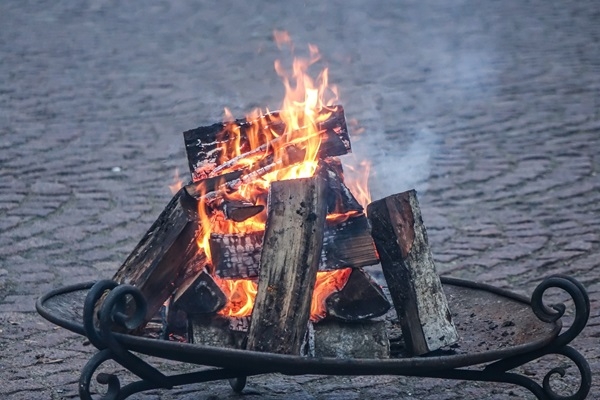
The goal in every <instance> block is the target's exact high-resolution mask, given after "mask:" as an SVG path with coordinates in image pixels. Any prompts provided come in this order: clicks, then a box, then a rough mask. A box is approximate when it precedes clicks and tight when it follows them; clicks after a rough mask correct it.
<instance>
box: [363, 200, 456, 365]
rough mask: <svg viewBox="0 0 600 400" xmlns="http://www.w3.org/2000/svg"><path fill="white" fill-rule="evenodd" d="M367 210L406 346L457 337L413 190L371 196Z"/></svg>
mask: <svg viewBox="0 0 600 400" xmlns="http://www.w3.org/2000/svg"><path fill="white" fill-rule="evenodd" d="M367 212H368V216H369V220H370V221H371V225H372V233H373V238H374V239H375V245H376V246H377V251H378V252H379V256H380V259H381V266H382V269H383V274H384V276H385V279H386V281H387V284H388V287H389V290H390V294H391V296H392V301H393V303H394V308H395V309H396V312H397V314H398V318H399V320H400V325H401V327H402V334H403V336H404V340H405V343H406V346H407V349H408V351H409V352H410V353H411V354H412V355H420V354H424V353H427V352H430V351H433V350H437V349H439V348H441V347H444V346H447V345H450V344H452V343H455V342H456V341H458V333H457V331H456V328H455V327H454V324H453V323H452V318H451V314H450V310H449V308H448V302H447V300H446V296H445V294H444V291H443V289H442V284H441V282H440V279H439V277H438V275H437V273H436V270H435V265H434V262H433V257H432V255H431V250H430V249H429V243H428V239H427V232H426V230H425V226H424V224H423V219H422V217H421V210H420V208H419V203H418V200H417V194H416V192H415V191H414V190H411V191H408V192H403V193H399V194H395V195H392V196H389V197H386V198H384V199H381V200H377V201H375V202H373V203H371V204H369V206H368V207H367Z"/></svg>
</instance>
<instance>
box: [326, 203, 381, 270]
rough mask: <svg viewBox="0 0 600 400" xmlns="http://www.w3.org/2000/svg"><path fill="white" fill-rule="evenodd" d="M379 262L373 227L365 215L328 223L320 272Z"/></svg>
mask: <svg viewBox="0 0 600 400" xmlns="http://www.w3.org/2000/svg"><path fill="white" fill-rule="evenodd" d="M378 262H379V258H378V256H377V252H376V250H375V244H374V243H373V238H372V236H371V226H370V225H369V221H368V219H367V217H366V216H365V215H364V214H358V215H354V216H351V217H349V218H348V219H346V220H345V221H343V222H336V221H328V223H327V226H326V228H325V235H324V237H323V251H322V254H321V264H320V266H319V270H322V271H327V270H332V269H339V268H345V267H355V268H357V267H366V266H368V265H374V264H377V263H378Z"/></svg>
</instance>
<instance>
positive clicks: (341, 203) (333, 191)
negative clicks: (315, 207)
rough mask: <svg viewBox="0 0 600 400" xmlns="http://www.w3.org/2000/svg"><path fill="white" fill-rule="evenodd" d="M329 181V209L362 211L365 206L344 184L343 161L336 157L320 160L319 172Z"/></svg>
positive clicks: (336, 211)
mask: <svg viewBox="0 0 600 400" xmlns="http://www.w3.org/2000/svg"><path fill="white" fill-rule="evenodd" d="M317 173H318V174H319V175H321V176H322V177H323V179H324V180H325V182H327V211H328V212H329V213H335V214H348V213H350V212H352V211H355V212H357V213H362V212H363V211H364V209H363V207H362V206H361V205H360V203H359V202H358V201H357V200H356V198H355V197H354V195H353V194H352V192H351V191H350V189H348V187H347V186H346V185H345V184H344V173H343V169H342V163H341V162H340V161H339V159H337V158H335V157H331V158H326V159H324V160H320V162H319V169H318V172H317Z"/></svg>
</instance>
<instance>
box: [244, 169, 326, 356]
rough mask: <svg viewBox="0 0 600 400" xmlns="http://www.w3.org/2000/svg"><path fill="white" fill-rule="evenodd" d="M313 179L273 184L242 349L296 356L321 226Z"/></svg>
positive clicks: (320, 192) (318, 188)
mask: <svg viewBox="0 0 600 400" xmlns="http://www.w3.org/2000/svg"><path fill="white" fill-rule="evenodd" d="M324 196H325V193H324V182H323V181H322V179H321V178H320V177H318V176H316V177H312V178H304V179H294V180H287V181H279V182H273V183H272V184H271V188H270V192H269V200H268V206H267V210H268V218H267V224H266V228H265V236H264V244H263V248H262V254H261V265H260V273H259V279H258V293H257V294H256V299H255V303H254V309H253V311H252V321H251V323H250V329H249V332H248V344H247V349H249V350H256V351H264V352H272V353H282V354H300V350H301V346H302V344H303V342H304V340H305V335H306V330H307V324H308V320H309V317H310V305H311V299H312V294H313V290H314V285H315V280H316V275H317V269H318V267H319V258H320V255H321V246H322V243H323V229H324V225H325V213H326V208H327V207H326V204H325V197H324Z"/></svg>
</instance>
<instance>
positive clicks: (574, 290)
mask: <svg viewBox="0 0 600 400" xmlns="http://www.w3.org/2000/svg"><path fill="white" fill-rule="evenodd" d="M550 288H559V289H562V290H564V291H565V292H567V293H568V294H569V295H570V296H571V298H572V299H573V303H574V305H575V316H574V320H573V323H572V324H571V326H570V327H569V328H568V329H567V330H566V331H564V332H563V333H561V334H560V335H558V336H557V337H556V339H554V341H552V342H551V343H550V344H549V345H548V346H545V347H544V348H542V349H539V350H536V351H532V352H529V353H526V354H522V355H517V356H514V357H509V358H505V359H502V360H499V361H496V362H494V363H492V364H490V365H488V366H487V367H486V368H485V369H484V370H483V371H481V372H482V375H483V376H479V378H478V379H481V380H489V381H495V382H508V383H514V384H517V385H520V386H523V387H525V388H527V389H529V390H530V391H531V392H533V393H534V394H535V395H536V396H537V397H538V398H539V399H549V400H578V399H585V397H586V396H587V395H588V393H589V391H590V389H591V384H592V373H591V370H590V366H589V364H588V363H587V361H586V360H585V358H584V357H583V356H582V355H581V354H580V353H578V352H577V351H576V350H574V349H573V348H571V347H569V346H567V345H568V344H569V343H570V342H571V341H572V340H573V339H575V337H577V335H579V333H581V331H582V330H583V328H584V327H585V325H586V324H587V321H588V319H589V315H590V299H589V297H588V295H587V292H586V290H585V288H584V287H583V285H582V284H581V283H580V282H578V281H577V280H576V279H574V278H571V277H569V276H566V275H553V276H550V277H548V278H546V279H544V280H543V281H542V282H541V283H540V284H539V285H538V286H537V287H536V289H535V290H534V291H533V294H532V296H531V308H532V310H533V312H534V314H535V315H536V316H537V317H538V318H539V319H540V320H542V321H544V322H555V321H558V320H559V319H560V318H561V317H562V316H563V315H564V314H565V311H566V306H565V305H564V304H552V305H546V304H544V301H543V297H544V294H545V293H546V291H547V290H548V289H550ZM548 354H558V355H562V356H564V357H567V358H568V359H570V360H571V361H572V362H573V363H574V364H575V366H576V367H577V369H578V370H579V375H580V383H579V388H578V389H577V391H576V392H575V393H573V394H572V395H569V396H562V395H559V394H557V393H556V392H554V390H553V389H552V387H551V384H550V379H551V378H552V377H553V376H556V375H559V376H560V377H564V376H565V373H566V371H565V369H564V368H562V367H557V368H553V369H551V370H550V371H549V372H548V373H547V374H546V375H545V376H544V379H543V382H542V385H541V386H540V385H539V384H538V383H536V382H535V381H533V380H531V379H529V378H526V377H524V376H521V375H518V374H515V373H508V372H507V371H509V370H511V369H513V368H516V367H519V366H521V365H524V364H526V363H528V362H530V361H532V360H535V359H538V358H541V357H543V356H545V355H548Z"/></svg>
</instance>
